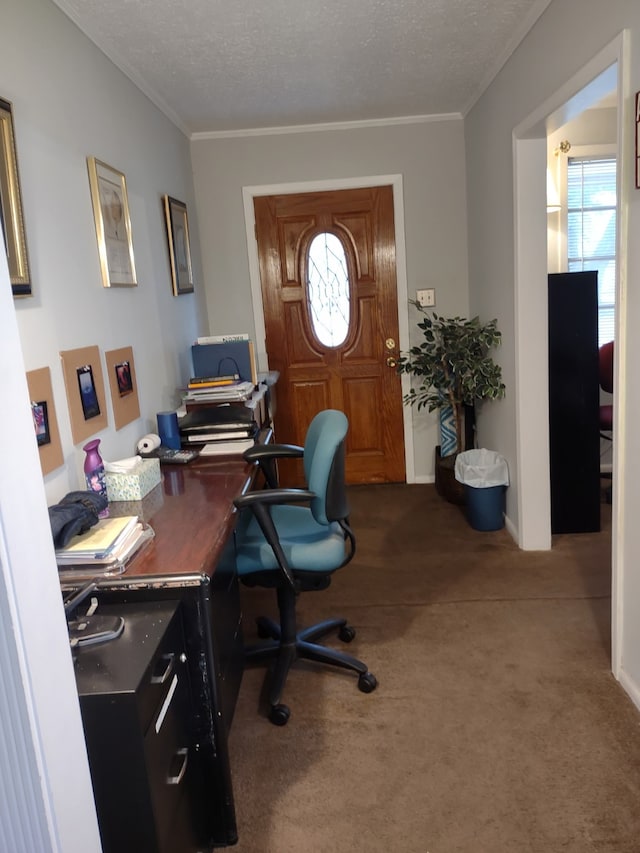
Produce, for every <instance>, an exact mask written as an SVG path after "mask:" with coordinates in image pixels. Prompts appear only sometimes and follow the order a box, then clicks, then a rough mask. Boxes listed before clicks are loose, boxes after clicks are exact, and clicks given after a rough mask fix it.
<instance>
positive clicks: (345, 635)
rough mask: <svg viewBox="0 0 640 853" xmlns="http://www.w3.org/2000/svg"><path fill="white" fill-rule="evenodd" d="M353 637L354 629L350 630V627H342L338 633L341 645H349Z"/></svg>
mask: <svg viewBox="0 0 640 853" xmlns="http://www.w3.org/2000/svg"><path fill="white" fill-rule="evenodd" d="M355 635H356V629H355V628H352V627H351V625H343V626H342V628H340V630H339V631H338V637H339V638H340V639H341V640H342V642H343V643H350V642H351V641H352V640H353V639H354V637H355Z"/></svg>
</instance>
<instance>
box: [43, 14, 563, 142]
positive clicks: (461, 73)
mask: <svg viewBox="0 0 640 853" xmlns="http://www.w3.org/2000/svg"><path fill="white" fill-rule="evenodd" d="M54 2H55V3H56V4H57V5H58V6H59V7H60V8H61V9H62V10H63V11H64V12H65V13H66V14H67V15H68V16H69V17H70V18H71V19H72V20H73V21H74V22H75V23H76V24H77V25H78V26H79V27H80V29H81V30H83V32H85V33H86V34H87V35H88V36H89V38H91V39H92V41H94V42H95V43H96V44H97V45H98V46H99V47H100V48H101V49H102V50H103V51H104V53H106V55H107V56H109V57H110V58H111V59H112V61H113V62H114V63H115V64H116V65H118V66H119V67H120V68H121V69H122V70H123V71H124V72H125V73H126V74H127V75H128V76H129V77H130V78H131V79H132V80H133V81H134V82H135V83H136V84H137V85H138V86H139V87H140V88H141V89H142V90H143V91H144V92H146V94H147V95H148V96H149V97H150V98H151V99H152V100H153V101H154V103H155V104H157V105H158V106H159V107H161V109H163V110H164V112H165V113H166V114H167V115H168V116H169V117H170V118H172V119H173V120H174V121H175V122H176V123H177V124H178V125H179V126H180V127H182V128H183V129H184V130H185V131H186V132H188V133H194V132H214V131H233V130H243V129H244V130H246V129H252V128H266V127H283V126H293V125H308V124H318V123H333V122H349V121H372V120H380V119H389V118H403V117H408V116H423V115H441V114H448V113H463V114H464V113H465V112H466V110H467V109H468V108H469V107H470V106H471V105H472V104H473V103H474V102H475V100H476V99H477V98H478V97H479V95H480V94H481V93H482V91H483V90H484V88H485V87H486V86H487V85H488V83H489V82H490V81H491V79H492V78H493V77H494V76H495V74H496V73H497V72H498V71H499V70H500V67H501V66H502V65H503V64H504V62H505V61H506V59H507V58H508V57H509V55H510V54H511V52H512V51H513V50H514V49H515V47H516V46H517V45H518V43H519V42H520V40H521V39H522V38H523V36H524V35H525V34H526V32H527V31H528V30H529V29H530V28H531V27H532V26H533V24H534V23H535V22H536V20H537V19H538V17H539V16H540V15H541V14H542V12H543V11H544V9H545V8H546V7H547V6H548V4H549V2H550V0H54Z"/></svg>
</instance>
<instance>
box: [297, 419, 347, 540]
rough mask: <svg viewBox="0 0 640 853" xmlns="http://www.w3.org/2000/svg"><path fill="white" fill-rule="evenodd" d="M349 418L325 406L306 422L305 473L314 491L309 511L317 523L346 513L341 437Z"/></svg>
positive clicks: (344, 432) (322, 522)
mask: <svg viewBox="0 0 640 853" xmlns="http://www.w3.org/2000/svg"><path fill="white" fill-rule="evenodd" d="M348 429H349V421H348V420H347V416H346V415H345V414H344V412H340V411H338V410H337V409H324V410H323V411H322V412H319V413H318V414H317V415H316V416H315V417H314V419H313V420H312V421H311V423H310V424H309V429H308V430H307V435H306V437H305V442H304V457H303V465H304V475H305V480H306V483H307V488H309V489H310V490H311V491H312V492H315V494H316V497H315V498H314V499H313V500H312V501H311V512H312V513H313V517H314V518H315V519H316V521H317V522H318V523H319V524H328V523H329V522H331V521H339V520H342V519H346V518H347V516H348V515H349V506H348V503H347V497H346V489H345V481H344V440H345V437H346V435H347V430H348Z"/></svg>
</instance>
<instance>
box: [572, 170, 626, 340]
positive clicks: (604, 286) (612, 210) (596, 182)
mask: <svg viewBox="0 0 640 853" xmlns="http://www.w3.org/2000/svg"><path fill="white" fill-rule="evenodd" d="M616 225H617V223H616V159H615V157H570V158H569V160H568V164H567V253H568V268H569V271H570V272H573V271H575V270H596V271H597V272H598V343H599V345H600V346H601V345H602V344H603V343H606V342H607V341H611V340H613V337H614V331H615V294H616Z"/></svg>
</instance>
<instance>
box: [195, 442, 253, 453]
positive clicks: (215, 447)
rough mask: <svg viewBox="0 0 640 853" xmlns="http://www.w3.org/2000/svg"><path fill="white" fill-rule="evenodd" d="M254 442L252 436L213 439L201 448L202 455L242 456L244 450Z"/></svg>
mask: <svg viewBox="0 0 640 853" xmlns="http://www.w3.org/2000/svg"><path fill="white" fill-rule="evenodd" d="M254 444H255V442H254V440H253V439H252V438H245V439H234V440H232V441H212V442H211V443H210V444H205V445H204V446H203V447H202V448H200V456H242V454H243V453H244V451H245V450H247V449H248V448H249V447H253V445H254Z"/></svg>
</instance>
